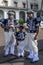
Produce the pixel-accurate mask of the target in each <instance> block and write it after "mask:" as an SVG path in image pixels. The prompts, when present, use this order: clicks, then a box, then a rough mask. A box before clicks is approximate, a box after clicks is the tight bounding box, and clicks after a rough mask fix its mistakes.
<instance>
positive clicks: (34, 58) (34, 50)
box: [31, 34, 39, 62]
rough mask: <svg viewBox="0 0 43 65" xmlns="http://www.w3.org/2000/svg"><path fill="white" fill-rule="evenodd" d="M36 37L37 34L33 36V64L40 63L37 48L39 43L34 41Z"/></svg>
mask: <svg viewBox="0 0 43 65" xmlns="http://www.w3.org/2000/svg"><path fill="white" fill-rule="evenodd" d="M34 35H35V34H31V36H32V47H33V53H34V54H33V62H35V61H38V60H39V57H38V47H37V44H38V43H37V42H36V41H35V40H34Z"/></svg>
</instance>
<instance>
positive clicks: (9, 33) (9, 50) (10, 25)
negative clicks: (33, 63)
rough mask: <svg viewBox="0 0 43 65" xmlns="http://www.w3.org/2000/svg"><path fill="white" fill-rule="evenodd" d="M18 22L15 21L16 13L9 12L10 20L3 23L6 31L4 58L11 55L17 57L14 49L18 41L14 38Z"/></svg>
mask: <svg viewBox="0 0 43 65" xmlns="http://www.w3.org/2000/svg"><path fill="white" fill-rule="evenodd" d="M16 24H17V23H16V20H14V12H13V11H9V12H8V18H7V19H4V20H3V21H2V27H3V29H4V39H5V48H4V56H8V55H9V54H11V55H15V53H14V48H15V43H16V39H15V36H14V30H15V25H16Z"/></svg>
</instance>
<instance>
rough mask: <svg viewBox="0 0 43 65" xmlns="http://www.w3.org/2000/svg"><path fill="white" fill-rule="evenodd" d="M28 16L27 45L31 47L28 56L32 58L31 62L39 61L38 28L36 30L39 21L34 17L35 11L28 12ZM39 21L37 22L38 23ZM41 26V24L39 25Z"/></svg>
mask: <svg viewBox="0 0 43 65" xmlns="http://www.w3.org/2000/svg"><path fill="white" fill-rule="evenodd" d="M27 15H28V18H27V26H28V30H29V31H28V33H27V35H28V37H27V39H28V41H27V47H28V49H29V55H28V56H27V58H29V59H31V60H32V61H31V62H36V61H39V56H38V46H37V45H38V43H37V41H36V37H37V33H38V30H36V26H37V24H38V23H39V22H37V21H36V18H34V16H33V15H34V14H33V11H29V12H27ZM36 22H37V23H36ZM38 27H39V26H38Z"/></svg>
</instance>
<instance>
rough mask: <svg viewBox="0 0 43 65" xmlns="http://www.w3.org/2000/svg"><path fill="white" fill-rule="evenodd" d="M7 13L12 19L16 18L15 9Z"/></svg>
mask: <svg viewBox="0 0 43 65" xmlns="http://www.w3.org/2000/svg"><path fill="white" fill-rule="evenodd" d="M7 14H8V18H10V19H13V18H14V12H13V11H9V12H8V13H7Z"/></svg>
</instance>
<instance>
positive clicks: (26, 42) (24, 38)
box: [1, 11, 41, 62]
mask: <svg viewBox="0 0 43 65" xmlns="http://www.w3.org/2000/svg"><path fill="white" fill-rule="evenodd" d="M7 14H8V18H7V19H4V20H3V21H2V24H1V27H2V28H3V29H4V39H5V47H4V56H8V55H9V54H10V55H15V52H14V51H15V47H16V48H17V51H18V52H17V56H18V57H20V56H22V57H24V51H27V48H28V53H29V55H28V56H27V58H28V59H31V60H32V61H31V62H36V61H39V56H38V46H37V45H38V43H37V39H36V37H37V35H38V32H39V26H40V22H41V18H40V16H39V15H38V16H37V18H34V16H33V12H32V11H29V12H27V21H26V22H25V23H24V24H23V25H20V24H19V23H18V22H17V21H16V19H14V11H9V12H8V13H7Z"/></svg>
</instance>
